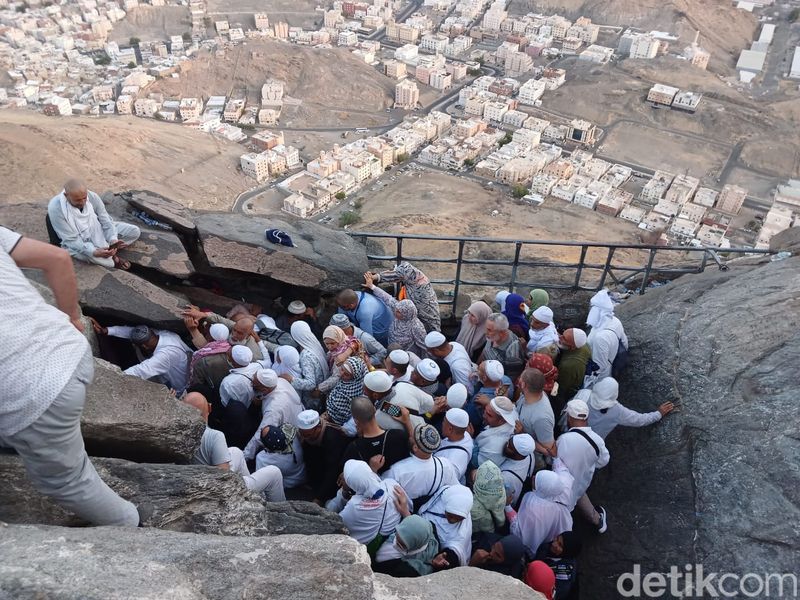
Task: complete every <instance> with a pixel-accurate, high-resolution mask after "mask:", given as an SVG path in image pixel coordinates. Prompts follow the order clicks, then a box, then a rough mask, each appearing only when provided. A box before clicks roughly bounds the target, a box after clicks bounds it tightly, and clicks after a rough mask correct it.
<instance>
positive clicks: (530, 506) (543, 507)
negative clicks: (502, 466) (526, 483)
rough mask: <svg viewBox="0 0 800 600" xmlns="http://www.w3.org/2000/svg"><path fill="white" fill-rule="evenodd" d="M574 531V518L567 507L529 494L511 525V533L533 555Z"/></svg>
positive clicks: (531, 493)
mask: <svg viewBox="0 0 800 600" xmlns="http://www.w3.org/2000/svg"><path fill="white" fill-rule="evenodd" d="M571 530H572V516H571V515H570V511H569V510H567V507H566V506H564V505H563V504H557V503H556V502H554V501H552V500H547V499H545V498H542V497H540V496H539V495H537V494H536V492H535V491H533V492H528V493H527V494H525V495H524V496H523V497H522V504H520V507H519V511H518V513H517V518H516V519H515V520H514V521H513V522H512V523H511V533H512V534H514V535H516V536H517V537H519V538H520V539H521V540H522V543H523V544H525V547H526V548H527V549H528V551H529V552H530V553H531V554H536V551H537V550H538V549H539V546H540V545H541V544H542V543H544V542H547V541H550V540H553V539H555V537H556V536H557V535H560V534H562V533H564V532H565V531H571Z"/></svg>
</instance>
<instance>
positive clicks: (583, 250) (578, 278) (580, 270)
mask: <svg viewBox="0 0 800 600" xmlns="http://www.w3.org/2000/svg"><path fill="white" fill-rule="evenodd" d="M587 250H589V246H587V245H585V244H584V245H583V246H581V258H580V260H579V261H578V270H577V271H576V272H575V285H574V287H575V289H576V290H577V289H578V288H579V287H581V275H582V274H583V263H584V261H585V260H586V252H587Z"/></svg>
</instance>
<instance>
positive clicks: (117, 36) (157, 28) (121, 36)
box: [108, 5, 192, 46]
mask: <svg viewBox="0 0 800 600" xmlns="http://www.w3.org/2000/svg"><path fill="white" fill-rule="evenodd" d="M191 31H192V19H191V15H190V14H189V9H188V7H186V6H145V5H143V6H137V7H135V8H132V9H130V10H129V11H128V14H127V15H125V18H124V19H122V20H121V21H119V22H117V23H115V24H114V29H113V30H112V31H111V34H110V35H109V36H108V39H109V41H112V42H117V43H119V44H120V45H121V46H127V45H128V42H129V41H130V38H132V37H137V38H139V39H140V40H141V41H143V42H151V41H168V40H169V38H170V36H173V35H183V34H184V33H191Z"/></svg>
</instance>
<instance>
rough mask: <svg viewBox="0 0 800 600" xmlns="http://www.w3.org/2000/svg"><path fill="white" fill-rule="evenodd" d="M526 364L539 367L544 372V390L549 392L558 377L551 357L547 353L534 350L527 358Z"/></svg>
mask: <svg viewBox="0 0 800 600" xmlns="http://www.w3.org/2000/svg"><path fill="white" fill-rule="evenodd" d="M528 366H529V367H530V368H532V369H539V370H540V371H541V372H542V373H543V374H544V391H545V392H546V393H548V394H549V393H550V392H552V391H553V386H554V385H555V383H556V379H558V369H557V368H556V367H555V365H554V364H553V359H552V358H551V357H550V356H549V355H548V354H539V353H538V352H534V353H533V354H531V357H530V358H529V359H528Z"/></svg>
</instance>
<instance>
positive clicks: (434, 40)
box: [419, 33, 450, 54]
mask: <svg viewBox="0 0 800 600" xmlns="http://www.w3.org/2000/svg"><path fill="white" fill-rule="evenodd" d="M449 42H450V38H448V37H447V36H446V35H443V34H441V33H429V34H426V35H423V36H422V39H421V40H420V42H419V49H420V50H422V51H424V52H430V53H431V54H439V53H440V52H444V51H445V48H447V44H448V43H449Z"/></svg>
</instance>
